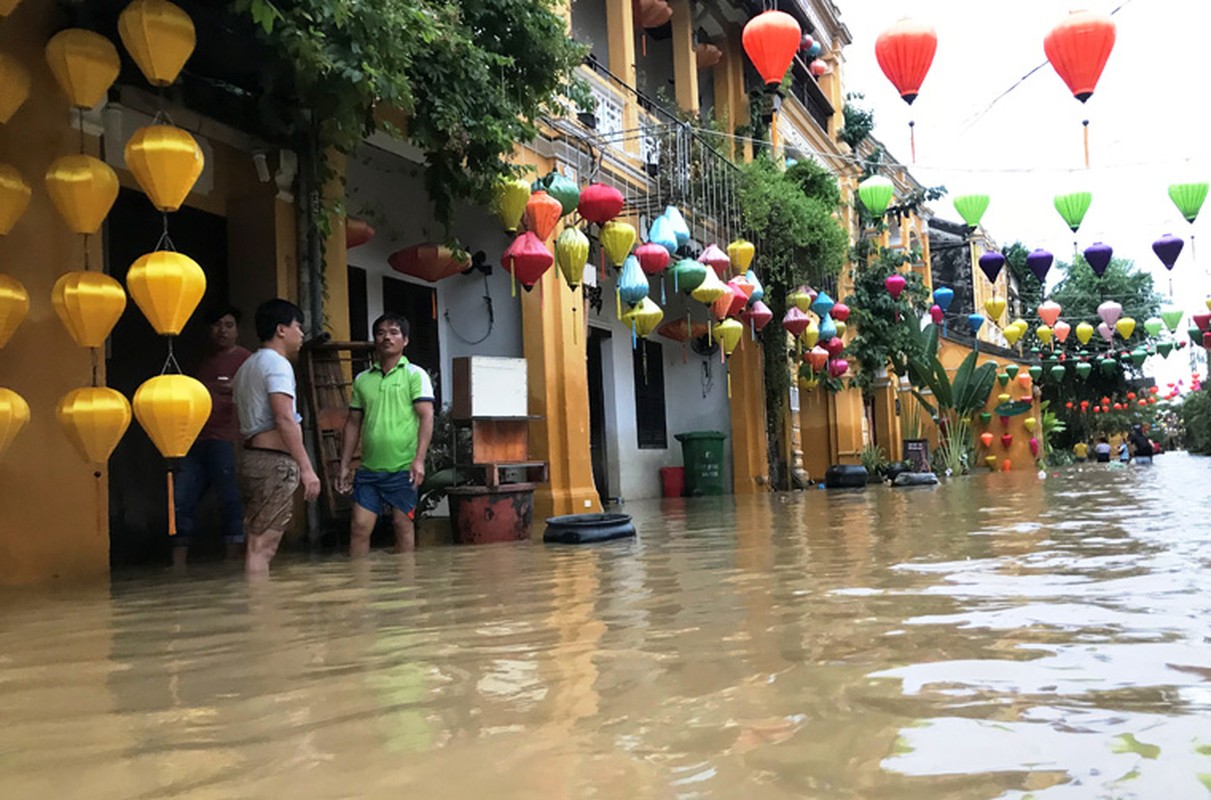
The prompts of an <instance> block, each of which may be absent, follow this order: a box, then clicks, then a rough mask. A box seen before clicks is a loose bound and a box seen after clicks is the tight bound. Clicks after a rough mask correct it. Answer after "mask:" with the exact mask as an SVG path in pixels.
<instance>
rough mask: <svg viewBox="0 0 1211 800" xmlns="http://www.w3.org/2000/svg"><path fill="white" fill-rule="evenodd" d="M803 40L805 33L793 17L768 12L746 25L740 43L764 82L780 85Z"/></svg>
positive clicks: (783, 13) (780, 12)
mask: <svg viewBox="0 0 1211 800" xmlns="http://www.w3.org/2000/svg"><path fill="white" fill-rule="evenodd" d="M802 37H803V30H802V29H801V28H800V27H799V23H798V22H796V21H795V18H794V17H792V16H791V15H790V14H787V13H786V12H785V11H764V12H762V13H760V14H758V15H757V16H755V17H753V18H752V19H750V20H749V21H748V23H746V24H745V26H744V32H743V33H742V34H741V36H740V41H741V43H742V44H743V45H744V52H745V53H747V54H748V57H749V60H750V61H752V62H753V66H754V67H756V68H757V72H759V73H760V74H761V79H762V80H763V81H765V83H766V84H767V85H770V84H772V85H774V86H777V85H778V84H780V83H782V76H784V75H785V74H786V71H787V70H788V69H790V65H791V61H792V60H793V59H794V57H795V53H797V52H798V51H799V41H800V39H801V38H802Z"/></svg>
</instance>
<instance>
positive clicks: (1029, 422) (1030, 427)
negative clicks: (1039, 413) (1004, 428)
mask: <svg viewBox="0 0 1211 800" xmlns="http://www.w3.org/2000/svg"><path fill="white" fill-rule="evenodd" d="M1022 424H1023V425H1025V426H1026V430H1027V431H1028V432H1030V433H1034V429H1035V428H1036V427H1038V424H1039V421H1038V420H1037V419H1035V418H1034V417H1027V418H1026V419H1024V420H1022Z"/></svg>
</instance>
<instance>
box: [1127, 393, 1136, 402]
mask: <svg viewBox="0 0 1211 800" xmlns="http://www.w3.org/2000/svg"><path fill="white" fill-rule="evenodd" d="M1127 399H1128V400H1134V399H1135V392H1127Z"/></svg>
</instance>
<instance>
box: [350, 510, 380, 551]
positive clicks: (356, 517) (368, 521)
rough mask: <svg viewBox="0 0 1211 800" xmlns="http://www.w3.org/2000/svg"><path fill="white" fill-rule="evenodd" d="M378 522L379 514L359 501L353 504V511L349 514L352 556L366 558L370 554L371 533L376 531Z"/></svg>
mask: <svg viewBox="0 0 1211 800" xmlns="http://www.w3.org/2000/svg"><path fill="white" fill-rule="evenodd" d="M376 522H378V514H375V513H374V512H373V511H371V510H370V509H368V508H363V507H362V506H360V505H358V504H357V503H354V504H353V512H352V513H351V514H350V516H349V557H350V558H365V557H366V556H368V555H370V534H371V533H373V532H374V524H375V523H376Z"/></svg>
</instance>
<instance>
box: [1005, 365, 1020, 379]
mask: <svg viewBox="0 0 1211 800" xmlns="http://www.w3.org/2000/svg"><path fill="white" fill-rule="evenodd" d="M1005 372H1006V373H1007V374H1008V375H1009V380H1013V379H1014V378H1016V377H1017V376H1018V365H1017V364H1006V365H1005Z"/></svg>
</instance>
